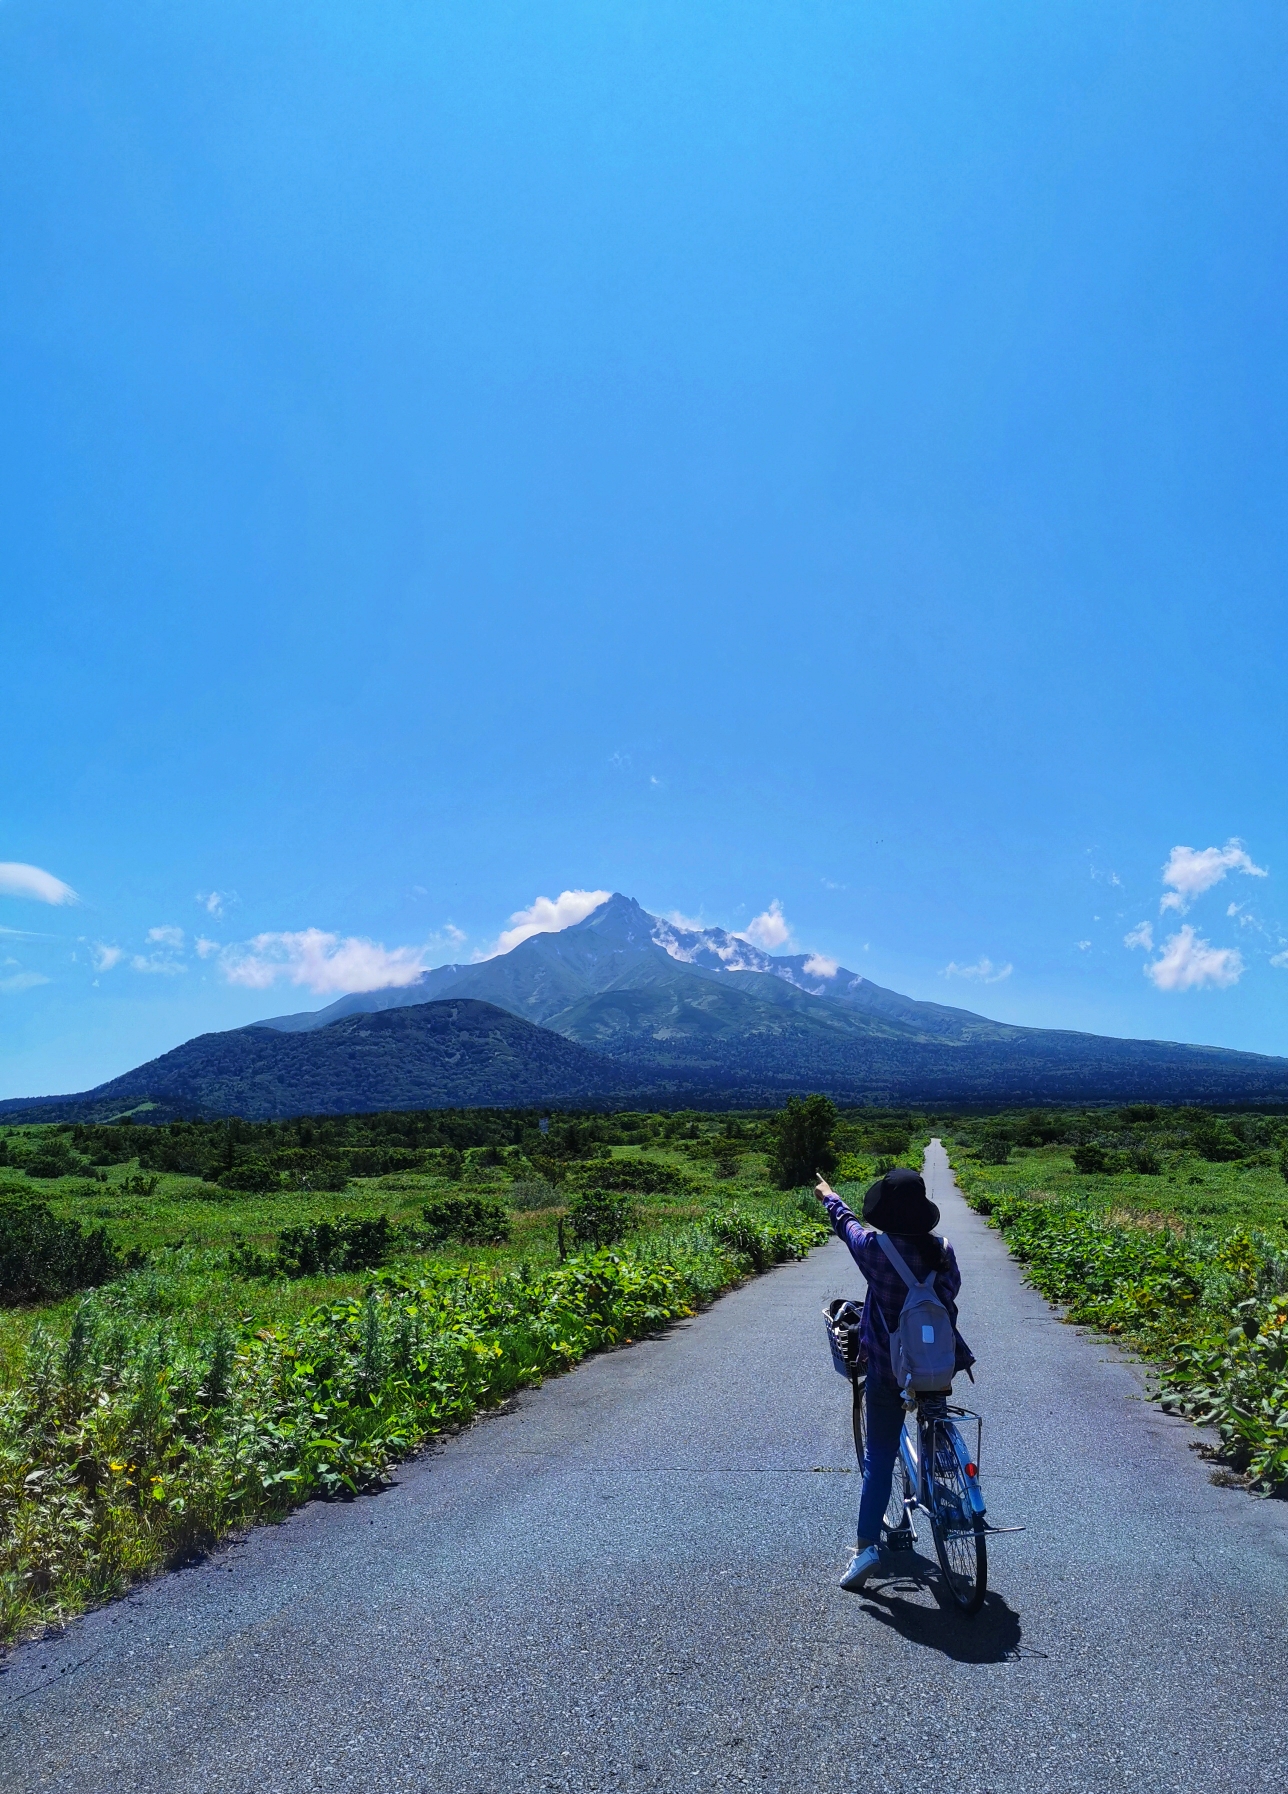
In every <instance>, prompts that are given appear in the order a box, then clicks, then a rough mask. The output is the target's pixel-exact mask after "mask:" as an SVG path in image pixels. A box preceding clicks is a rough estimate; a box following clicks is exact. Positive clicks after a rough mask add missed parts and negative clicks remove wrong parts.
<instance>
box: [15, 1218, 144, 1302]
mask: <svg viewBox="0 0 1288 1794" xmlns="http://www.w3.org/2000/svg"><path fill="white" fill-rule="evenodd" d="M122 1268H123V1261H122V1260H121V1259H120V1258H119V1257H118V1256H117V1254H116V1253H115V1252H114V1251H113V1250H112V1247H111V1245H110V1244H109V1242H108V1238H107V1234H106V1232H105V1231H104V1229H103V1228H101V1227H96V1228H94V1229H92V1230H91V1231H90V1232H88V1233H87V1232H86V1231H85V1230H84V1229H83V1228H82V1227H80V1226H79V1225H78V1224H77V1222H75V1221H71V1220H60V1219H59V1218H58V1217H57V1216H56V1215H54V1214H53V1213H52V1212H51V1210H50V1208H49V1205H48V1203H45V1202H34V1201H23V1200H21V1199H19V1200H18V1201H12V1200H10V1201H7V1202H0V1302H38V1301H40V1300H41V1299H42V1298H45V1297H50V1296H65V1295H68V1294H69V1293H70V1292H71V1291H72V1290H78V1289H91V1288H93V1286H94V1285H95V1284H98V1283H107V1282H108V1281H109V1280H110V1279H111V1278H113V1277H115V1276H117V1275H118V1274H119V1272H120V1271H121V1270H122Z"/></svg>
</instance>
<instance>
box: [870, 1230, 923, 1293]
mask: <svg viewBox="0 0 1288 1794" xmlns="http://www.w3.org/2000/svg"><path fill="white" fill-rule="evenodd" d="M877 1245H878V1246H880V1248H881V1250H882V1251H883V1252H884V1253H885V1255H886V1257H887V1258H888V1259H889V1260H890V1263H891V1264H892V1265H893V1266H894V1268H895V1270H896V1271H898V1273H899V1275H900V1276H901V1277H902V1278H903V1280H904V1282H905V1283H906V1284H907V1285H908V1288H909V1289H916V1287H917V1279H916V1278H915V1277H914V1276H913V1274H912V1272H911V1271H910V1270H909V1269H908V1266H907V1263H906V1261H905V1259H904V1256H903V1253H902V1252H900V1251H899V1249H898V1247H897V1246H896V1245H895V1244H894V1242H893V1240H891V1238H890V1236H889V1234H885V1233H879V1234H878V1235H877Z"/></svg>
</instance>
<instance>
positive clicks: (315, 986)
mask: <svg viewBox="0 0 1288 1794" xmlns="http://www.w3.org/2000/svg"><path fill="white" fill-rule="evenodd" d="M431 950H432V949H431V947H430V946H428V945H426V946H423V947H385V946H382V945H381V944H380V942H379V941H369V940H367V939H365V938H364V937H362V936H359V935H345V936H343V937H341V936H340V935H338V934H329V933H328V932H327V931H326V930H325V929H322V928H301V929H298V930H294V931H289V930H288V931H283V932H281V933H270V934H257V935H255V936H254V937H253V939H251V940H249V941H241V942H238V943H237V944H235V945H234V946H231V947H225V948H224V950H223V952H222V953H221V954H220V960H219V963H220V966H221V969H222V971H223V974H224V977H225V978H227V980H228V982H229V983H230V984H241V985H245V986H246V987H247V988H248V989H250V990H267V989H268V988H269V987H270V986H271V985H274V984H276V983H278V982H279V981H281V980H285V982H286V983H288V984H297V985H301V986H303V987H304V988H305V989H306V990H312V991H316V992H318V993H319V994H329V993H335V994H339V993H341V992H345V991H364V990H385V989H388V988H389V987H390V986H391V985H397V986H402V985H407V984H414V983H415V982H416V980H417V978H419V977H420V975H421V973H422V972H424V971H427V970H428V956H429V954H430V952H431Z"/></svg>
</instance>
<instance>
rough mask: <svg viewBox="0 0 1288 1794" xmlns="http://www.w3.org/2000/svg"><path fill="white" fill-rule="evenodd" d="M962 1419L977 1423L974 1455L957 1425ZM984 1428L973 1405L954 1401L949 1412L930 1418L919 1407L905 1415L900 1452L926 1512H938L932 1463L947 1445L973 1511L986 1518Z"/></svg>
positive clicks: (920, 1505) (920, 1504)
mask: <svg viewBox="0 0 1288 1794" xmlns="http://www.w3.org/2000/svg"><path fill="white" fill-rule="evenodd" d="M959 1420H962V1421H965V1422H966V1423H967V1425H968V1426H969V1425H971V1424H972V1423H973V1424H974V1428H975V1441H974V1443H975V1452H974V1456H971V1454H970V1453H969V1452H968V1451H967V1449H966V1443H965V1441H964V1440H963V1438H962V1436H961V1432H960V1431H959V1429H958V1426H957V1422H958V1421H959ZM983 1431H984V1422H983V1419H982V1417H981V1416H980V1415H978V1414H976V1413H975V1412H974V1411H973V1410H972V1409H970V1408H957V1407H953V1406H952V1405H951V1404H950V1405H949V1407H948V1411H947V1414H945V1415H937V1416H934V1417H933V1418H931V1419H929V1420H926V1419H923V1418H922V1416H921V1414H920V1413H919V1412H918V1410H917V1409H916V1408H915V1407H914V1408H910V1409H909V1411H908V1413H907V1414H906V1415H905V1416H904V1422H903V1431H902V1433H901V1434H900V1435H899V1455H900V1457H901V1458H902V1459H903V1463H904V1468H905V1469H906V1470H907V1472H908V1481H909V1483H910V1484H911V1486H912V1488H913V1489H914V1490H915V1491H916V1496H915V1501H916V1505H917V1506H918V1507H919V1508H921V1509H922V1510H923V1511H924V1512H925V1513H927V1514H930V1513H933V1512H934V1509H933V1507H932V1503H933V1501H934V1494H933V1484H932V1481H931V1476H930V1471H929V1464H931V1463H933V1462H934V1460H935V1458H936V1456H937V1455H938V1453H939V1452H940V1451H941V1450H945V1449H946V1450H949V1451H951V1452H952V1453H953V1455H954V1456H955V1458H956V1459H957V1462H958V1463H959V1464H960V1465H961V1471H962V1477H963V1479H964V1481H965V1484H966V1492H967V1495H968V1497H969V1499H970V1505H971V1513H972V1515H975V1514H977V1515H979V1516H980V1518H981V1519H982V1518H983V1516H984V1515H985V1514H986V1513H987V1511H988V1510H987V1508H986V1507H985V1505H984V1491H983V1490H982V1489H981V1487H980V1482H979V1454H980V1444H981V1442H982V1439H983ZM923 1447H924V1449H923Z"/></svg>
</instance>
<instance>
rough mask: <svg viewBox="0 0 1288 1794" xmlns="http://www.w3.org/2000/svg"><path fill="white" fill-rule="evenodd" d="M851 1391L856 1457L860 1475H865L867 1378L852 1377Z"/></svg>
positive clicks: (851, 1421) (851, 1416) (851, 1415)
mask: <svg viewBox="0 0 1288 1794" xmlns="http://www.w3.org/2000/svg"><path fill="white" fill-rule="evenodd" d="M850 1389H851V1391H852V1392H853V1397H854V1405H853V1408H852V1409H851V1413H850V1424H851V1427H852V1428H853V1432H854V1455H855V1457H856V1458H857V1459H858V1460H859V1475H860V1476H862V1475H863V1446H864V1437H863V1398H864V1393H865V1391H866V1389H867V1378H866V1377H851V1378H850Z"/></svg>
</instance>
